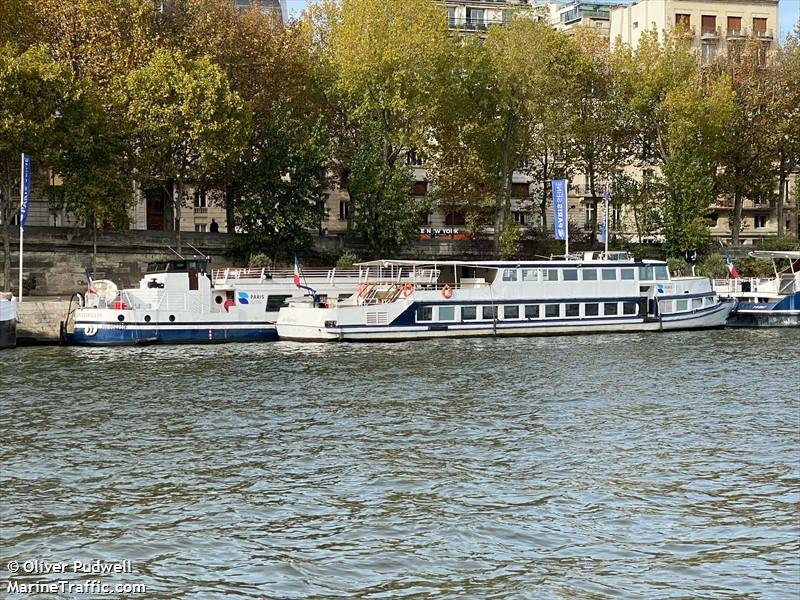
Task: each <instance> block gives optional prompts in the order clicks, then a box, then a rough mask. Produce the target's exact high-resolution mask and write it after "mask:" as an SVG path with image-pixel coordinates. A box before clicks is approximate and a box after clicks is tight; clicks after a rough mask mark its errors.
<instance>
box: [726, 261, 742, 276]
mask: <svg viewBox="0 0 800 600" xmlns="http://www.w3.org/2000/svg"><path fill="white" fill-rule="evenodd" d="M725 264H726V265H727V267H728V274H729V275H730V276H731V277H732V278H733V279H739V271H737V270H736V267H734V266H733V259H732V258H731V257H730V256H728V257H726V258H725Z"/></svg>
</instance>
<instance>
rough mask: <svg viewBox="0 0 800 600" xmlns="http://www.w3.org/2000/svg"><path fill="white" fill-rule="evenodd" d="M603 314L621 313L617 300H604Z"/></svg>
mask: <svg viewBox="0 0 800 600" xmlns="http://www.w3.org/2000/svg"><path fill="white" fill-rule="evenodd" d="M603 314H604V315H617V314H619V306H618V305H617V303H616V302H604V303H603Z"/></svg>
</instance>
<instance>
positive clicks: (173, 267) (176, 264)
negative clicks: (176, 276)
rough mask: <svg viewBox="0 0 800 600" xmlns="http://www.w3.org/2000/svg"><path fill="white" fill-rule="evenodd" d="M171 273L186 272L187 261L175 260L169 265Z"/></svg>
mask: <svg viewBox="0 0 800 600" xmlns="http://www.w3.org/2000/svg"><path fill="white" fill-rule="evenodd" d="M169 267H170V268H169V270H170V271H185V270H186V261H185V260H174V261H172V262H171V263H170V265H169Z"/></svg>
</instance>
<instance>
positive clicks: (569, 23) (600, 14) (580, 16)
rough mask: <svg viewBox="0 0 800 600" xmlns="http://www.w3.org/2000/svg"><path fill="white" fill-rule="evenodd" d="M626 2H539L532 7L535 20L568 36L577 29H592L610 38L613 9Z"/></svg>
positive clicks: (539, 0)
mask: <svg viewBox="0 0 800 600" xmlns="http://www.w3.org/2000/svg"><path fill="white" fill-rule="evenodd" d="M624 1H626V0H619V2H615V3H614V4H612V3H610V2H603V1H595V2H582V1H580V0H576V1H569V2H563V1H562V2H555V1H552V0H550V1H545V0H537V1H536V2H535V3H534V4H533V5H532V7H531V13H532V14H533V15H534V16H535V18H537V19H540V20H545V21H546V22H548V23H550V24H551V25H552V26H553V28H555V29H557V30H559V31H563V32H565V33H567V34H571V33H572V32H574V31H575V29H576V28H577V27H591V28H592V29H596V30H598V31H599V32H601V33H602V34H603V35H605V36H606V37H608V36H609V33H610V30H611V27H610V15H611V8H612V7H613V6H614V5H615V4H619V3H620V2H624Z"/></svg>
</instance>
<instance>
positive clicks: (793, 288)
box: [714, 250, 800, 327]
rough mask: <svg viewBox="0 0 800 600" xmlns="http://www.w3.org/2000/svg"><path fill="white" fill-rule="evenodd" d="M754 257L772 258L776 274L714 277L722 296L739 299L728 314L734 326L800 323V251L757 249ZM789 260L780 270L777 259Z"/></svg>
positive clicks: (715, 284) (729, 322) (774, 325)
mask: <svg viewBox="0 0 800 600" xmlns="http://www.w3.org/2000/svg"><path fill="white" fill-rule="evenodd" d="M750 256H753V257H755V258H768V259H771V260H772V268H773V271H774V273H775V276H774V277H769V278H766V279H759V278H755V277H753V278H744V279H743V278H739V277H734V278H729V279H716V280H714V290H715V291H716V292H717V293H718V294H719V295H720V296H721V297H723V298H733V299H735V300H736V301H737V304H736V308H735V310H734V311H733V312H732V313H731V315H730V317H729V318H728V325H729V326H731V327H798V326H800V252H787V251H766V250H756V251H753V252H751V253H750ZM780 259H785V260H788V261H789V266H788V267H787V268H785V269H784V270H782V271H778V269H777V266H776V262H775V261H777V260H780Z"/></svg>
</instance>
